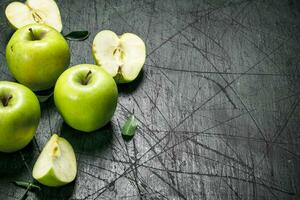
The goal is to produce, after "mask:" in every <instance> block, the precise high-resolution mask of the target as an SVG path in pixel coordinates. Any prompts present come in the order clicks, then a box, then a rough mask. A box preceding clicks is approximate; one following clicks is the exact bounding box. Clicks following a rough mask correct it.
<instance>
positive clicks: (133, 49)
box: [92, 30, 146, 83]
mask: <svg viewBox="0 0 300 200" xmlns="http://www.w3.org/2000/svg"><path fill="white" fill-rule="evenodd" d="M92 51H93V56H94V59H95V62H96V64H97V65H100V66H101V67H103V68H104V69H105V70H106V71H107V72H108V73H109V74H110V75H111V76H112V77H114V79H115V80H116V82H118V83H127V82H131V81H133V80H134V79H135V78H136V77H137V76H138V74H139V73H140V71H141V69H142V68H143V65H144V63H145V59H146V47H145V43H144V41H143V40H142V39H141V38H140V37H138V36H137V35H135V34H132V33H124V34H123V35H121V36H120V37H119V36H118V35H116V34H115V33H114V32H112V31H110V30H103V31H101V32H99V33H98V34H97V35H96V37H95V39H94V41H93V47H92Z"/></svg>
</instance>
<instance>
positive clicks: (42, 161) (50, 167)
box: [32, 134, 77, 187]
mask: <svg viewBox="0 0 300 200" xmlns="http://www.w3.org/2000/svg"><path fill="white" fill-rule="evenodd" d="M76 173H77V164H76V157H75V153H74V150H73V148H72V146H71V144H70V143H69V142H68V141H67V140H65V139H64V138H62V137H59V136H58V135H56V134H54V135H53V136H52V137H51V138H50V140H49V141H48V142H47V144H46V146H45V147H44V149H43V151H42V152H41V154H40V155H39V157H38V159H37V161H36V163H35V165H34V168H33V172H32V175H33V177H34V178H35V179H36V180H37V181H38V182H40V183H41V184H44V185H46V186H51V187H58V186H62V185H65V184H68V183H70V182H72V181H73V180H74V179H75V177H76Z"/></svg>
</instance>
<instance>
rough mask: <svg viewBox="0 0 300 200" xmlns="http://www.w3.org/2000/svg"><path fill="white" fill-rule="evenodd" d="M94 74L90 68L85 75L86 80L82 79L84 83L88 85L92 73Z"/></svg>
mask: <svg viewBox="0 0 300 200" xmlns="http://www.w3.org/2000/svg"><path fill="white" fill-rule="evenodd" d="M91 74H92V71H91V70H89V72H88V73H87V74H86V75H85V78H84V80H83V81H82V85H87V84H88V83H89V81H90V79H91V76H90V75H91Z"/></svg>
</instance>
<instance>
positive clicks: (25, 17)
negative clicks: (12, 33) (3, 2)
mask: <svg viewBox="0 0 300 200" xmlns="http://www.w3.org/2000/svg"><path fill="white" fill-rule="evenodd" d="M5 15H6V18H7V20H8V21H9V23H10V24H11V26H12V27H13V28H15V29H19V28H22V27H23V26H26V25H28V24H33V23H44V24H46V25H48V26H51V27H53V28H55V29H56V30H57V31H58V32H61V30H62V22H61V16H60V12H59V9H58V7H57V4H56V2H55V1H54V0H27V1H26V2H25V3H21V2H12V3H10V4H9V5H8V6H7V7H6V9H5Z"/></svg>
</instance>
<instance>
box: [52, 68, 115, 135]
mask: <svg viewBox="0 0 300 200" xmlns="http://www.w3.org/2000/svg"><path fill="white" fill-rule="evenodd" d="M117 100H118V89H117V85H116V83H115V81H114V79H113V78H112V77H111V76H110V75H109V74H108V73H107V72H106V71H105V70H103V69H102V68H101V67H99V66H96V65H89V64H81V65H76V66H74V67H71V68H69V69H67V70H66V71H65V72H63V73H62V75H61V76H60V77H59V78H58V80H57V82H56V85H55V88H54V102H55V105H56V107H57V109H58V111H59V112H60V114H61V115H62V117H63V118H64V120H65V122H66V123H67V124H68V125H69V126H71V127H72V128H74V129H77V130H80V131H84V132H91V131H94V130H96V129H99V128H101V127H103V126H104V125H105V124H107V123H108V122H109V121H110V120H111V118H112V116H113V114H114V112H115V110H116V106H117Z"/></svg>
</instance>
